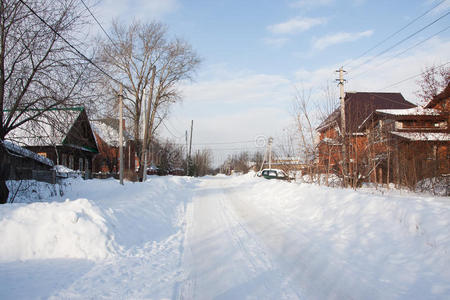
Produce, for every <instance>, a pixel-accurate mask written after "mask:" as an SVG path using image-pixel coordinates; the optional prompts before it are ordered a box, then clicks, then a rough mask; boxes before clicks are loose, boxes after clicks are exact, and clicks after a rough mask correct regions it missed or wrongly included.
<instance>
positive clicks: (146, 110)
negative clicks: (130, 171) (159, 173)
mask: <svg viewBox="0 0 450 300" xmlns="http://www.w3.org/2000/svg"><path fill="white" fill-rule="evenodd" d="M148 99H149V97H148V95H147V91H146V90H145V89H144V137H143V139H142V147H145V148H143V149H142V151H144V167H143V169H144V171H143V173H142V181H143V182H145V181H146V180H147V156H148V151H147V149H148V145H147V140H145V139H146V138H147V135H148V133H147V131H148V117H149V111H150V109H149V108H150V103H148V102H149V101H148ZM144 140H145V141H144Z"/></svg>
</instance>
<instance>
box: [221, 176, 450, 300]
mask: <svg viewBox="0 0 450 300" xmlns="http://www.w3.org/2000/svg"><path fill="white" fill-rule="evenodd" d="M230 186H233V188H234V192H233V194H232V195H231V197H230V198H231V199H233V203H234V204H235V206H236V207H237V209H238V211H242V212H245V214H249V215H250V217H249V218H250V223H249V224H250V225H251V226H252V228H253V230H255V232H257V233H258V234H259V235H260V236H261V237H262V238H263V240H264V241H265V243H266V245H268V246H269V248H270V249H271V251H272V252H273V253H274V254H275V256H277V257H279V258H280V260H281V262H282V264H285V267H286V269H288V270H292V271H291V273H289V274H286V276H287V277H289V278H293V280H295V281H296V282H300V283H301V285H302V288H303V289H304V291H305V296H306V299H308V298H312V299H330V298H335V299H344V298H345V299H350V298H353V299H386V298H390V299H399V298H402V299H410V298H415V299H429V298H436V299H443V298H446V297H447V296H448V295H450V255H449V254H450V234H449V232H450V199H449V198H448V197H447V198H446V197H423V196H417V195H413V194H412V193H410V194H406V195H396V194H395V193H387V194H384V195H383V194H381V193H369V192H364V191H362V190H358V191H353V190H351V189H333V188H326V187H323V186H322V187H320V186H316V185H311V184H296V183H285V182H279V181H273V180H272V181H267V180H264V179H259V178H257V179H250V178H248V177H245V176H243V177H241V178H239V177H238V178H233V182H232V183H230ZM261 220H264V221H261ZM283 237H287V238H283ZM293 265H295V266H296V267H295V268H292V267H291V266H293Z"/></svg>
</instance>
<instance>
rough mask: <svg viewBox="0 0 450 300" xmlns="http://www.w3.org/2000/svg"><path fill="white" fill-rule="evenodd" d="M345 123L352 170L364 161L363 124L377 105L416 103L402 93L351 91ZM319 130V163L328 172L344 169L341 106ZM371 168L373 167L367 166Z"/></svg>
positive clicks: (392, 106) (404, 106) (402, 106)
mask: <svg viewBox="0 0 450 300" xmlns="http://www.w3.org/2000/svg"><path fill="white" fill-rule="evenodd" d="M344 101H345V127H346V132H347V138H348V145H349V146H348V147H347V148H348V149H347V151H348V153H347V156H348V157H349V160H350V162H349V172H350V173H353V172H356V169H357V168H359V167H360V166H361V165H362V160H363V159H365V158H364V157H365V152H366V151H367V147H366V145H367V137H366V135H365V132H364V131H363V130H362V129H360V128H359V126H360V124H361V123H362V122H363V121H364V120H365V119H366V118H367V117H368V116H370V115H371V114H372V113H373V112H374V111H376V110H377V109H408V108H412V107H415V105H414V104H412V103H410V102H408V101H406V100H405V99H404V98H403V96H402V94H400V93H375V92H347V93H346V95H345V100H344ZM316 130H317V131H318V133H319V141H318V145H317V150H318V166H319V170H320V171H321V172H324V173H328V172H335V173H342V152H341V151H342V140H343V138H342V134H341V112H340V109H339V108H337V109H336V110H335V111H334V112H333V113H331V114H330V115H329V116H328V117H327V118H326V119H325V120H324V121H323V122H322V123H321V124H320V125H319V126H318V127H317V128H316ZM367 172H369V170H367Z"/></svg>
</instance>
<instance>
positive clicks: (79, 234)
mask: <svg viewBox="0 0 450 300" xmlns="http://www.w3.org/2000/svg"><path fill="white" fill-rule="evenodd" d="M190 181H191V179H190V178H186V179H183V178H176V177H173V178H172V177H167V178H164V179H163V178H157V177H154V178H151V179H150V180H149V181H147V182H145V183H140V184H137V183H131V182H126V183H125V185H124V186H121V185H119V183H118V182H117V181H116V180H89V181H83V180H81V179H72V180H70V181H69V184H67V186H66V187H65V189H66V190H65V195H64V196H62V197H61V196H60V195H54V196H53V197H50V196H49V197H48V198H47V199H41V200H39V201H47V202H38V203H29V204H25V203H14V204H6V205H2V206H0V240H1V241H2V242H1V243H0V262H7V261H14V260H29V259H57V258H79V259H89V260H98V259H107V258H110V257H113V256H115V255H116V254H118V253H119V252H120V253H121V254H122V255H127V253H128V252H130V251H134V249H135V248H138V247H140V246H142V244H144V243H148V242H150V243H151V242H152V241H155V242H158V241H160V240H162V239H164V238H166V237H168V236H170V235H171V234H173V233H175V232H176V231H177V228H178V227H179V226H180V224H179V222H180V220H181V219H182V215H183V214H184V211H183V209H184V202H183V201H184V199H185V197H180V195H179V193H182V194H186V193H189V191H185V187H184V186H185V185H189V182H190ZM38 193H39V194H41V193H40V191H38ZM32 194H33V193H32ZM43 194H44V195H46V193H43ZM22 200H23V201H25V202H27V200H26V199H22Z"/></svg>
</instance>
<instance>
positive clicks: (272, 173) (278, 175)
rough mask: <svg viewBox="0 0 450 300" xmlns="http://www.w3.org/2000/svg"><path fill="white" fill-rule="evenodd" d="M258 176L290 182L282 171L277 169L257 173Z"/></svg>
mask: <svg viewBox="0 0 450 300" xmlns="http://www.w3.org/2000/svg"><path fill="white" fill-rule="evenodd" d="M258 176H259V177H264V178H266V179H281V180H290V177H289V176H288V175H287V174H286V173H285V172H284V171H283V170H279V169H264V170H262V171H261V172H259V173H258Z"/></svg>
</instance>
